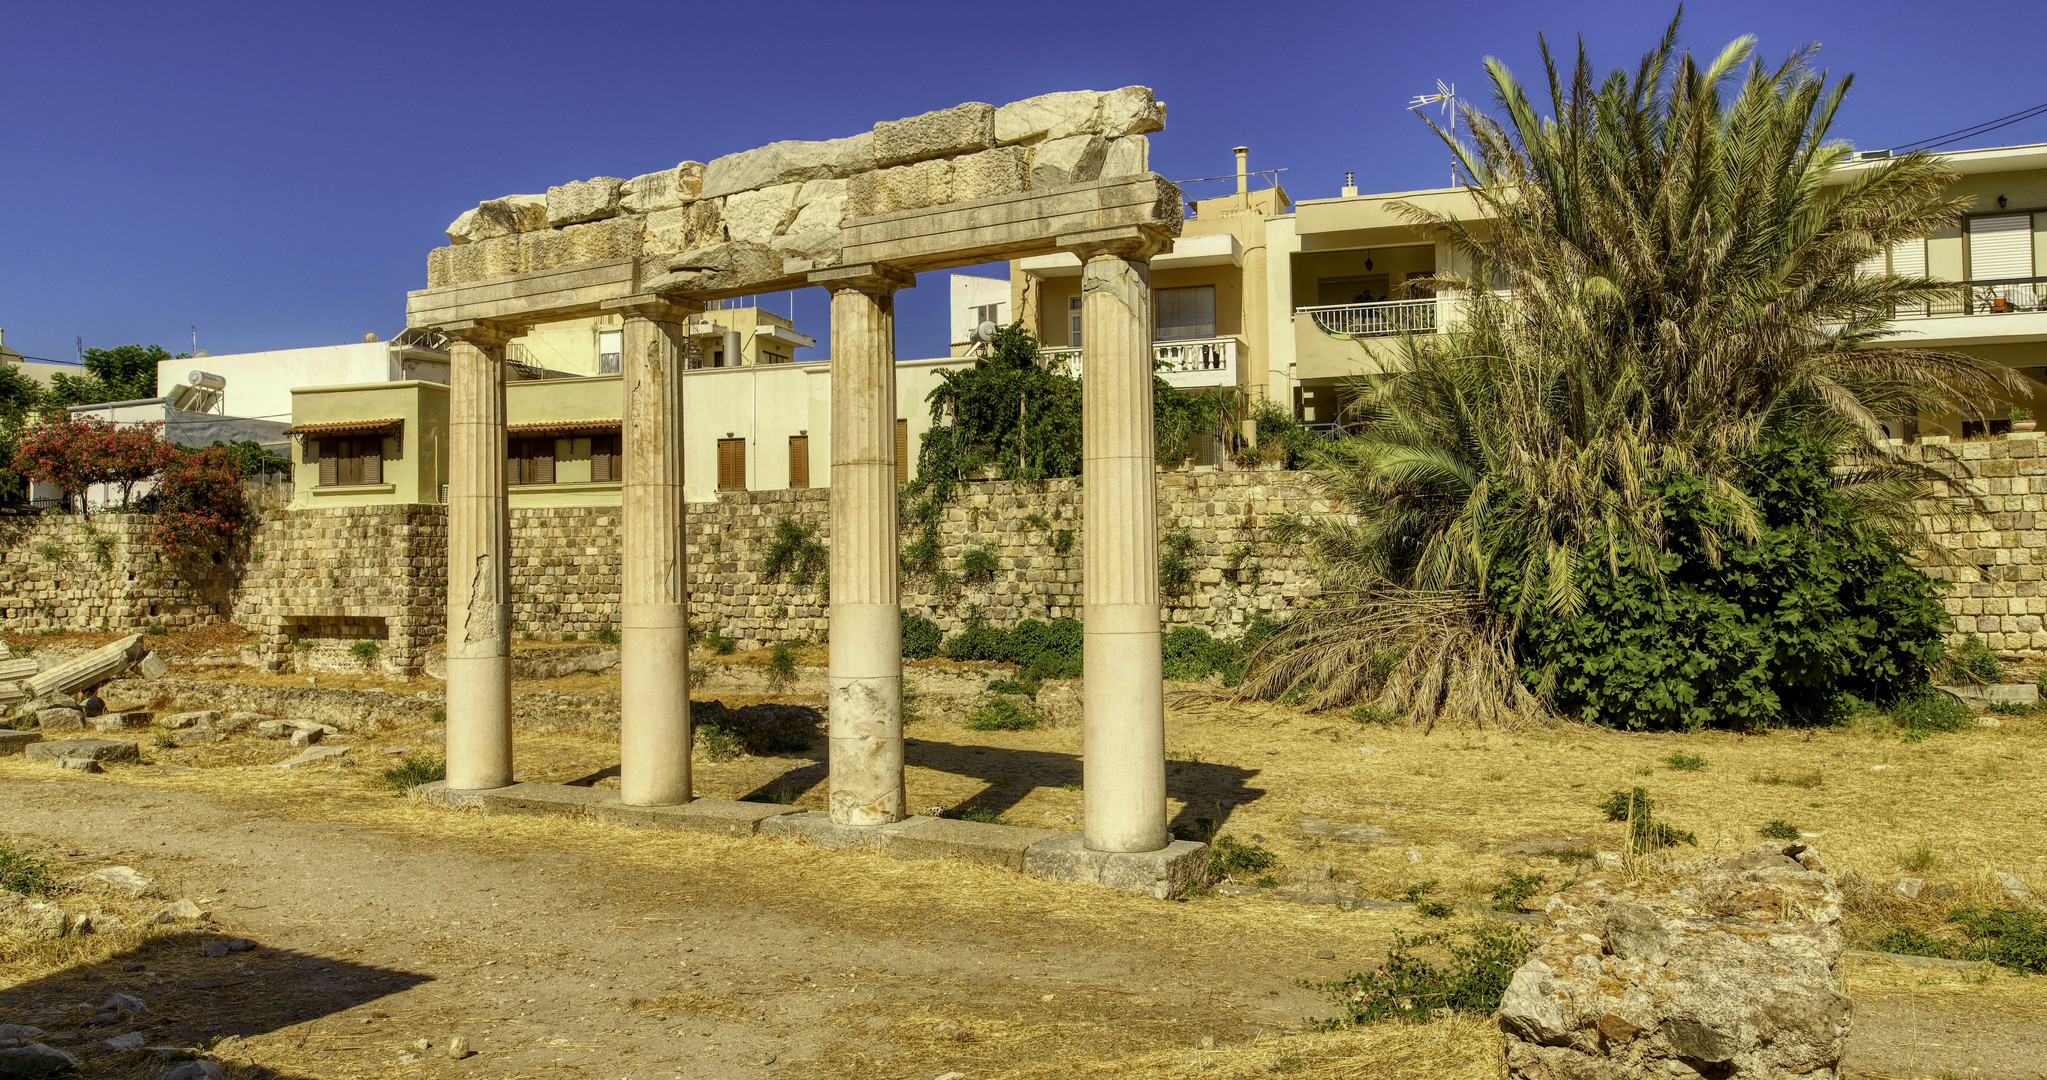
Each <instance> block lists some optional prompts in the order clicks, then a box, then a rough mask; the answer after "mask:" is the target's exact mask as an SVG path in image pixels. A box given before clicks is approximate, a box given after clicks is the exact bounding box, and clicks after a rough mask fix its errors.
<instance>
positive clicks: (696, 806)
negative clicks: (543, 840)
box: [591, 793, 803, 837]
mask: <svg viewBox="0 0 2047 1080" xmlns="http://www.w3.org/2000/svg"><path fill="white" fill-rule="evenodd" d="M802 812H803V811H801V810H799V809H797V808H796V807H794V806H785V805H783V804H780V803H751V802H737V801H735V800H732V799H693V800H691V801H690V802H687V803H684V804H682V805H680V806H627V805H625V804H624V803H621V802H619V801H618V799H617V795H616V793H613V797H612V798H611V799H610V800H609V801H607V802H604V803H602V804H599V805H596V806H593V807H592V809H591V813H592V816H594V817H596V818H597V820H599V821H608V822H611V823H613V824H617V825H631V826H635V827H637V828H643V829H667V830H672V831H677V832H699V833H710V834H712V835H714V836H734V837H747V836H753V835H756V834H757V833H759V832H760V825H761V822H763V821H766V820H768V819H770V818H777V817H783V816H786V815H789V814H800V813H802Z"/></svg>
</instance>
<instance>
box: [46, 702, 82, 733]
mask: <svg viewBox="0 0 2047 1080" xmlns="http://www.w3.org/2000/svg"><path fill="white" fill-rule="evenodd" d="M36 727H38V728H40V729H42V730H43V731H84V730H85V710H84V709H81V708H78V707H77V706H75V705H59V706H56V707H55V708H49V709H38V710H36Z"/></svg>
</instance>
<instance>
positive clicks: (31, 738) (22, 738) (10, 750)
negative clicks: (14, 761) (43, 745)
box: [0, 731, 43, 757]
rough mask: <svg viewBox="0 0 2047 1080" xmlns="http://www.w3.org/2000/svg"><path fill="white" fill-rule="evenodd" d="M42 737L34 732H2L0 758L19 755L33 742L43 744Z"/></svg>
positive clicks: (0, 734) (0, 736)
mask: <svg viewBox="0 0 2047 1080" xmlns="http://www.w3.org/2000/svg"><path fill="white" fill-rule="evenodd" d="M42 738H43V737H42V736H41V735H39V734H37V733H36V732H33V731H0V757H6V756H7V755H9V754H19V753H21V752H22V750H23V748H25V747H27V746H28V744H30V743H33V742H41V741H42Z"/></svg>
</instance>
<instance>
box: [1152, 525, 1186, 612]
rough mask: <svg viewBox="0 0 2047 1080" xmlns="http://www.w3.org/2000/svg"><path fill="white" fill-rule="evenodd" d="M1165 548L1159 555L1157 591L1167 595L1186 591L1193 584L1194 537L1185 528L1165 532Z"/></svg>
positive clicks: (1175, 594)
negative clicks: (1192, 557)
mask: <svg viewBox="0 0 2047 1080" xmlns="http://www.w3.org/2000/svg"><path fill="white" fill-rule="evenodd" d="M1164 543H1165V546H1166V550H1165V551H1164V552H1163V553H1161V554H1160V555H1159V591H1160V592H1162V593H1165V594H1166V595H1168V596H1177V595H1179V594H1180V593H1183V592H1186V591H1187V588H1188V586H1190V585H1192V584H1194V572H1195V566H1194V560H1192V559H1190V558H1189V557H1188V556H1190V555H1192V554H1193V553H1194V537H1193V536H1192V535H1191V534H1189V533H1188V532H1187V530H1185V529H1181V530H1180V531H1178V532H1172V533H1167V534H1166V537H1165V541H1164Z"/></svg>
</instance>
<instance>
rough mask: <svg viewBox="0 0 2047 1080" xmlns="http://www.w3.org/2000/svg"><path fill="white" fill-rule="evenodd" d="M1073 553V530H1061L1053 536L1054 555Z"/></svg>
mask: <svg viewBox="0 0 2047 1080" xmlns="http://www.w3.org/2000/svg"><path fill="white" fill-rule="evenodd" d="M1072 551H1073V530H1072V529H1061V530H1059V531H1058V532H1055V533H1053V534H1052V554H1054V555H1066V554H1070V553H1071V552H1072Z"/></svg>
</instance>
